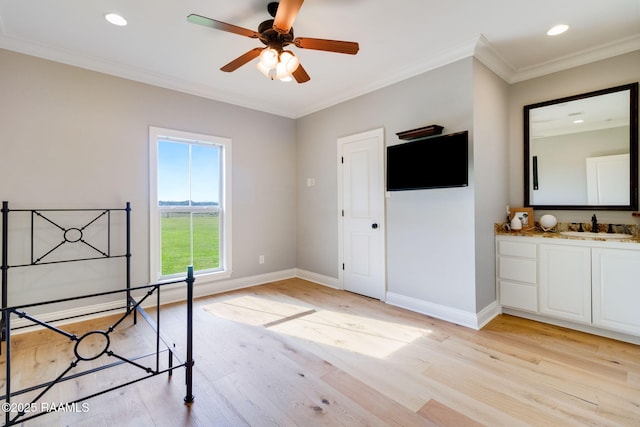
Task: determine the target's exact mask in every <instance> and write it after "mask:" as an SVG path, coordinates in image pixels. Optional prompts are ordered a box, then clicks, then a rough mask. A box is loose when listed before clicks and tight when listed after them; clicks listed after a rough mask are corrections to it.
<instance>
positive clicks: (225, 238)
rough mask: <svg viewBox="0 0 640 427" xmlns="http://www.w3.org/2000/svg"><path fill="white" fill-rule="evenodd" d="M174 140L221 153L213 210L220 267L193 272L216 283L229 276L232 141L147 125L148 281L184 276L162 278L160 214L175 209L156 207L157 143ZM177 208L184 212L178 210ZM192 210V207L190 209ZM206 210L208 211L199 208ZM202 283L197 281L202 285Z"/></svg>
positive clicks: (160, 280) (155, 281)
mask: <svg viewBox="0 0 640 427" xmlns="http://www.w3.org/2000/svg"><path fill="white" fill-rule="evenodd" d="M159 140H163V141H175V142H182V143H187V144H201V145H217V146H219V147H221V148H222V150H221V154H222V155H221V162H220V163H221V171H220V174H221V178H222V185H221V194H220V206H219V207H216V208H214V210H215V211H218V212H220V235H221V238H220V268H219V269H216V270H215V271H204V272H200V273H199V272H196V274H195V275H196V277H200V278H203V279H205V280H219V279H226V278H229V277H231V265H232V263H231V255H232V250H231V242H232V239H231V218H232V215H231V139H229V138H223V137H219V136H212V135H204V134H198V133H193V132H184V131H179V130H173V129H165V128H159V127H154V126H149V257H150V263H149V267H150V270H149V272H150V275H149V278H150V282H151V283H158V282H162V281H168V280H172V279H174V278H176V277H182V276H184V274H186V266H185V273H184V274H179V275H172V276H162V272H161V264H162V263H161V259H160V256H161V239H160V214H161V212H164V211H170V210H172V209H173V210H175V208H160V207H159V206H158V141H159ZM180 209H183V208H182V207H180ZM190 209H191V210H196V209H193V207H191V208H190ZM199 210H203V211H209V210H211V209H199ZM201 282H202V281H196V283H201Z"/></svg>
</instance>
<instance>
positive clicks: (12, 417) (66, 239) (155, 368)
mask: <svg viewBox="0 0 640 427" xmlns="http://www.w3.org/2000/svg"><path fill="white" fill-rule="evenodd" d="M54 211H58V212H80V211H84V212H89V213H90V212H95V213H96V216H95V218H94V219H92V220H90V221H89V222H88V223H86V224H85V225H83V226H81V227H63V226H61V225H59V224H58V223H56V222H55V221H53V220H52V219H50V218H49V217H48V216H47V215H48V214H47V212H54ZM117 211H120V212H122V211H124V213H125V215H126V251H125V253H119V254H112V253H111V221H112V218H111V213H112V212H117ZM10 212H30V213H31V230H30V238H31V260H30V262H28V263H23V264H16V265H9V257H8V253H9V213H10ZM35 218H40V219H42V220H44V221H46V222H48V223H50V224H51V225H52V226H54V227H55V228H57V229H59V231H60V232H61V233H62V240H61V242H60V243H59V244H57V245H54V246H53V247H52V248H51V249H50V250H49V251H48V252H46V253H45V254H44V255H42V256H40V257H36V255H35V254H34V238H35V236H34V234H35V231H34V219H35ZM101 218H106V226H107V230H106V234H107V237H106V239H107V243H106V246H107V249H106V250H101V249H99V248H97V247H96V246H94V245H92V244H91V243H89V242H88V241H87V240H85V239H84V237H83V232H84V231H85V230H86V228H87V227H89V226H91V225H92V224H94V223H95V222H96V221H98V220H99V219H101ZM72 244H81V245H85V246H86V247H88V248H89V252H91V253H94V255H95V256H84V257H82V258H75V259H62V260H60V259H58V260H55V259H54V260H48V259H47V257H48V256H49V255H50V254H52V253H54V251H56V250H57V249H58V248H60V247H62V246H65V245H67V246H68V245H72ZM103 258H123V259H124V260H125V274H126V286H125V288H124V289H120V290H115V291H108V292H100V293H93V294H88V295H80V296H75V297H69V298H62V299H55V300H48V301H41V302H37V303H30V304H23V305H15V306H9V305H8V288H9V274H8V273H9V269H10V268H16V267H28V266H36V265H45V264H58V263H66V262H74V261H87V260H97V259H103ZM49 259H51V258H49ZM1 270H2V295H1V299H2V301H1V303H2V317H1V319H0V341H4V342H5V351H4V357H5V359H4V360H5V364H6V378H5V393H4V395H1V396H0V400H3V401H4V403H3V404H2V405H3V406H2V409H3V411H4V412H5V417H4V418H5V420H4V426H12V425H16V424H19V423H22V422H24V421H27V420H30V419H32V418H36V417H39V416H41V415H45V414H47V413H48V412H47V411H46V410H41V409H42V408H39V407H38V405H41V404H42V402H43V400H42V399H43V397H44V396H45V395H46V393H47V392H48V391H49V390H51V389H52V388H53V387H54V386H55V385H57V384H60V383H62V382H64V381H68V380H72V379H75V378H79V377H82V376H84V375H88V374H92V373H95V372H98V371H102V370H104V369H107V368H111V367H115V366H120V365H123V364H129V365H132V366H134V367H136V368H139V369H141V370H143V371H144V373H145V374H146V375H145V376H142V377H140V378H136V379H134V380H130V381H126V382H124V383H122V384H119V385H116V386H112V387H109V388H106V389H103V390H98V391H96V392H95V393H91V394H88V395H86V396H83V397H80V398H77V399H75V400H73V401H69V402H64V403H61V404H63V405H67V408H68V407H71V408H74V407H76V405H78V404H79V403H81V402H84V401H85V400H88V399H90V398H93V397H96V396H99V395H102V394H105V393H108V392H111V391H113V390H116V389H119V388H122V387H126V386H128V385H131V384H134V383H137V382H139V381H142V380H145V379H148V378H153V377H155V376H157V375H160V374H164V373H167V374H168V375H169V376H171V375H172V374H173V370H174V369H178V368H181V367H184V368H185V385H186V395H185V397H184V402H185V403H186V404H190V403H192V402H193V400H194V396H193V393H192V391H193V390H192V389H193V365H194V361H193V284H194V282H195V279H194V276H193V267H192V266H189V267H187V276H186V278H185V279H181V280H175V281H170V282H163V283H156V284H150V285H144V286H137V287H132V286H131V205H130V203H129V202H127V203H126V207H125V208H118V209H14V210H10V209H9V204H8V202H6V201H5V202H2V266H1ZM183 282H184V283H186V291H187V296H186V300H187V310H186V311H187V313H186V315H187V319H186V321H187V322H186V323H187V331H186V356H185V358H184V360H181V359H180V358H179V357H178V356H177V355H176V354H175V352H176V348H175V347H176V346H175V343H171V342H170V340H168V339H167V338H166V337H165V336H163V334H162V333H161V331H160V312H161V310H160V292H161V289H162V288H164V287H165V286H170V285H175V284H178V283H183ZM132 292H136V293H138V294H141V295H142V296H141V297H140V298H139V300H136V299H135V298H134V297H133V295H132ZM119 294H125V295H124V296H125V303H124V305H123V306H122V307H117V308H113V309H108V310H101V311H95V312H91V313H85V314H82V315H77V316H69V317H65V318H61V319H56V320H51V321H43V320H40V319H38V316H37V315H30V314H29V313H28V312H27V311H26V310H28V309H32V308H35V307H41V306H45V305H48V304H58V303H64V302H68V301H82V300H87V299H89V298H97V297H103V296H109V295H119ZM153 295H155V299H156V301H155V309H156V316H155V319H153V318H152V317H151V316H150V315H149V314H148V313H146V312H145V311H144V309H143V307H142V304H143V303H144V302H145V301H147V300H148V299H150V298H151V297H152V296H153ZM150 301H152V299H150ZM109 311H116V312H118V313H121V315H120V316H119V317H118V318H117V320H116V321H115V322H114V323H113V325H111V326H110V327H109V328H108V329H107V330H93V331H89V332H86V333H84V334H83V335H82V336H77V335H75V334H72V333H69V332H67V331H65V330H64V329H63V328H62V327H58V326H55V323H56V322H60V321H68V320H71V319H74V318H82V317H84V316H89V315H96V314H103V313H106V312H109ZM138 314H140V315H141V316H142V317H143V318H144V320H145V321H146V322H147V323H148V324H149V325H150V326H151V328H152V329H153V331H154V332H155V352H153V353H150V354H144V355H138V356H135V357H131V356H128V357H125V356H123V355H121V354H118V353H117V352H116V351H113V350H112V349H111V348H110V344H111V340H110V334H112V333H113V332H114V331H115V330H116V328H117V327H118V326H119V325H120V324H121V323H122V322H123V321H124V320H125V319H126V318H127V317H128V316H130V315H133V323H134V324H137V315H138ZM12 315H13V316H17V317H18V318H20V319H25V320H26V321H28V322H30V324H29V325H27V326H19V327H14V328H12V327H11V318H12ZM31 326H36V327H41V328H46V329H49V330H51V331H53V332H55V333H58V334H61V335H63V336H65V337H67V338H68V339H69V340H71V341H72V342H75V346H74V350H73V353H74V359H73V360H72V361H71V362H70V363H69V366H68V367H67V368H66V369H65V370H64V371H63V372H62V373H60V374H59V375H58V376H57V377H56V378H55V379H53V380H51V381H47V382H44V383H41V384H37V385H33V386H30V387H26V388H22V389H20V390H12V388H11V332H12V330H16V329H20V328H25V327H31ZM95 335H98V336H99V339H100V340H101V341H102V343H103V344H102V345H103V348H99V351H97V352H96V353H94V354H84V348H83V347H82V346H81V344H82V342H83V340H85V339H87V340H88V341H90V339H95ZM89 337H91V338H89ZM162 353H167V355H168V361H167V367H166V368H165V367H161V366H160V354H162ZM104 355H106V356H108V357H112V358H114V359H115V361H113V362H111V363H105V364H103V365H101V366H98V367H91V368H89V369H86V370H84V371H80V372H73V373H72V372H71V371H72V370H74V368H76V367H77V366H78V365H80V364H81V363H82V362H90V361H94V360H96V359H98V358H100V357H101V356H104ZM146 358H152V359H153V360H154V362H151V363H147V365H145V364H143V363H144V362H143V361H142V359H146ZM174 359H176V363H177V364H174ZM36 391H39V392H38V394H37V395H36V397H35V398H33V399H32V400H31V401H30V402H28V403H24V402H21V403H20V404H18V403H15V402H13V401H12V398H14V397H16V396H19V395H23V394H26V393H31V392H36Z"/></svg>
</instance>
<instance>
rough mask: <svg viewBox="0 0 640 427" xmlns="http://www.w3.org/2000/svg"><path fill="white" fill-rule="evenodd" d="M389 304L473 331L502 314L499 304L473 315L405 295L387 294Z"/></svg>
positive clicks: (490, 305)
mask: <svg viewBox="0 0 640 427" xmlns="http://www.w3.org/2000/svg"><path fill="white" fill-rule="evenodd" d="M386 302H387V304H391V305H395V306H397V307H401V308H405V309H407V310H411V311H415V312H417V313H421V314H426V315H427V316H431V317H435V318H437V319H441V320H446V321H447V322H451V323H455V324H458V325H461V326H466V327H467V328H472V329H476V330H478V329H481V328H482V327H483V326H484V325H486V324H487V323H488V322H489V321H490V320H491V319H493V318H494V317H495V316H497V315H498V314H500V306H499V305H498V304H497V303H493V304H489V305H488V306H487V307H486V308H484V309H483V310H482V311H480V313H472V312H468V311H464V310H459V309H457V308H452V307H448V306H446V305H441V304H435V303H432V302H429V301H424V300H421V299H417V298H413V297H408V296H405V295H400V294H396V293H394V292H387V301H386Z"/></svg>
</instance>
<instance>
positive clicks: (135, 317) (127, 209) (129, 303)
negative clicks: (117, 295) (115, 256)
mask: <svg viewBox="0 0 640 427" xmlns="http://www.w3.org/2000/svg"><path fill="white" fill-rule="evenodd" d="M125 212H126V216H127V231H126V234H127V236H126V237H127V252H126V253H125V258H126V275H127V277H126V281H127V303H126V306H127V310H130V309H131V307H132V306H133V302H132V301H131V292H130V291H129V289H131V202H127V205H126V207H125ZM137 323H138V312H137V310H134V313H133V324H134V325H135V324H137Z"/></svg>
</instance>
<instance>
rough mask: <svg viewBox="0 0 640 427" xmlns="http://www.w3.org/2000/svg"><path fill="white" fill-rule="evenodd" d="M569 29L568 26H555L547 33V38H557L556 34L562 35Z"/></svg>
mask: <svg viewBox="0 0 640 427" xmlns="http://www.w3.org/2000/svg"><path fill="white" fill-rule="evenodd" d="M568 29H569V26H568V25H566V24H560V25H556V26H555V27H553V28H552V29H550V30H549V31H547V35H548V36H557V35H558V34H562V33H564V32H565V31H567V30H568Z"/></svg>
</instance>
